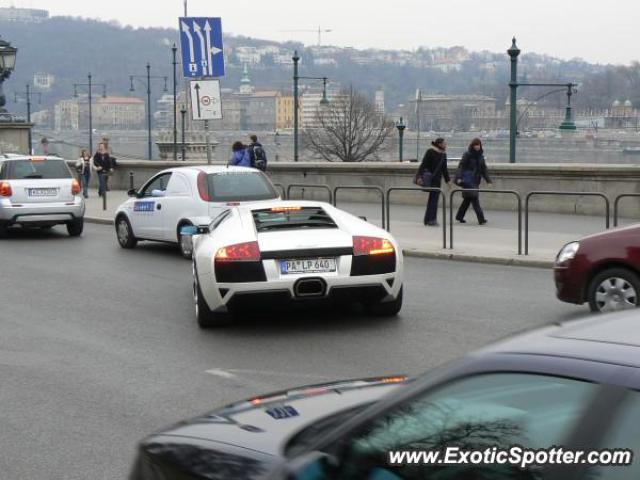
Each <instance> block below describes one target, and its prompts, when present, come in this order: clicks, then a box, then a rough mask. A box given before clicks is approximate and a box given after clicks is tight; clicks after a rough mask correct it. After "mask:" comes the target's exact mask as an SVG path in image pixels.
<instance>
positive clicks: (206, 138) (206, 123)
mask: <svg viewBox="0 0 640 480" xmlns="http://www.w3.org/2000/svg"><path fill="white" fill-rule="evenodd" d="M204 141H205V145H206V148H207V164H209V165H211V144H210V143H209V120H205V121H204Z"/></svg>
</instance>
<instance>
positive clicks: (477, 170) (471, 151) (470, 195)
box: [455, 138, 492, 225]
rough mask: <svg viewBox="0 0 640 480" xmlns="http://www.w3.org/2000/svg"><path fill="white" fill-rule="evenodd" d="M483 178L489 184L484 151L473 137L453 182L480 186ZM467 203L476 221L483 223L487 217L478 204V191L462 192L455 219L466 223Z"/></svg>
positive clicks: (469, 186)
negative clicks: (471, 207)
mask: <svg viewBox="0 0 640 480" xmlns="http://www.w3.org/2000/svg"><path fill="white" fill-rule="evenodd" d="M483 178H484V181H485V182H487V185H489V186H491V185H492V183H491V178H490V177H489V172H488V170H487V162H486V161H485V159H484V151H483V149H482V141H481V140H480V139H479V138H474V139H473V140H471V143H470V144H469V148H468V149H467V151H466V152H464V153H463V154H462V158H461V159H460V163H459V164H458V170H457V172H456V177H455V183H456V184H457V185H459V186H461V187H462V188H464V189H477V188H480V182H481V181H482V179H483ZM469 205H471V206H473V210H474V211H475V212H476V216H477V217H478V223H479V224H480V225H484V224H485V223H487V219H486V218H485V216H484V212H483V211H482V207H481V206H480V198H479V193H478V192H467V191H465V192H462V204H461V205H460V208H459V209H458V213H457V214H456V220H458V221H459V222H460V223H467V221H466V220H465V219H464V216H465V214H466V213H467V209H468V208H469Z"/></svg>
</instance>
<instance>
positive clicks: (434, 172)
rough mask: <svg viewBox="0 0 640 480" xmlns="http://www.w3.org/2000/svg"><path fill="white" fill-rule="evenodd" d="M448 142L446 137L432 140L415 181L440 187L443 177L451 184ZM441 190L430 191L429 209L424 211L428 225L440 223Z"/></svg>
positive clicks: (428, 186)
mask: <svg viewBox="0 0 640 480" xmlns="http://www.w3.org/2000/svg"><path fill="white" fill-rule="evenodd" d="M446 150H447V142H446V141H445V139H444V138H436V139H435V140H434V141H433V142H431V147H429V148H428V149H427V151H426V152H425V154H424V157H423V158H422V163H421V164H420V168H418V173H417V174H416V176H415V177H414V183H415V184H416V185H419V186H421V187H423V188H440V186H441V183H442V178H443V177H444V181H445V182H447V184H450V182H451V179H450V178H449V170H448V168H447V154H446ZM439 200H440V192H429V199H428V200H427V209H426V210H425V213H424V224H425V225H427V226H437V225H438V221H437V220H438V201H439Z"/></svg>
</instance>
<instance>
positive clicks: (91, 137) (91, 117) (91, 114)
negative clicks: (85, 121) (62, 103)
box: [73, 73, 107, 155]
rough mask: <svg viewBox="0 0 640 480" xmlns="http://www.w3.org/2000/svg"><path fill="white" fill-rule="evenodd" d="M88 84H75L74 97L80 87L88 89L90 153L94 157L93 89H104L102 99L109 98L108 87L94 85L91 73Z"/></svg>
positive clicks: (102, 84)
mask: <svg viewBox="0 0 640 480" xmlns="http://www.w3.org/2000/svg"><path fill="white" fill-rule="evenodd" d="M87 80H88V82H87V83H74V84H73V96H74V97H77V96H78V87H87V94H88V101H89V151H90V152H91V154H92V155H93V111H92V104H93V96H92V95H93V87H102V98H105V97H106V96H107V86H106V85H105V84H104V83H93V76H92V75H91V73H89V74H87Z"/></svg>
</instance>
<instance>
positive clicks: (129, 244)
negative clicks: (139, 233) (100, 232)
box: [116, 216, 138, 248]
mask: <svg viewBox="0 0 640 480" xmlns="http://www.w3.org/2000/svg"><path fill="white" fill-rule="evenodd" d="M116 237H117V238H118V243H119V244H120V246H121V247H122V248H134V247H135V246H136V244H137V243H138V239H137V238H136V237H135V236H134V235H133V229H132V228H131V224H130V223H129V220H128V219H127V217H125V216H120V217H118V219H117V220H116Z"/></svg>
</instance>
